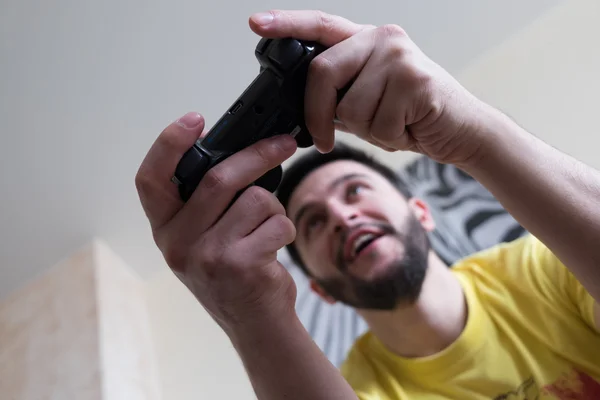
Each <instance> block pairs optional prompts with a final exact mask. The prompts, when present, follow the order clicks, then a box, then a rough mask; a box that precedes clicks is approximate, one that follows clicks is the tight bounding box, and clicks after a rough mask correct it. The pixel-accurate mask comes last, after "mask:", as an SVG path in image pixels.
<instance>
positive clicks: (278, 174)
mask: <svg viewBox="0 0 600 400" xmlns="http://www.w3.org/2000/svg"><path fill="white" fill-rule="evenodd" d="M282 177H283V168H282V167H281V165H278V166H277V167H275V168H273V169H272V170H270V171H269V172H267V173H266V174H264V175H263V176H261V177H260V178H258V179H257V180H256V182H254V184H255V185H256V186H260V187H262V188H264V189H266V190H268V191H269V192H271V193H274V192H275V190H277V187H279V184H280V183H281V178H282Z"/></svg>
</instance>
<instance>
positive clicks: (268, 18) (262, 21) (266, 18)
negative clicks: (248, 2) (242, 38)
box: [252, 12, 273, 26]
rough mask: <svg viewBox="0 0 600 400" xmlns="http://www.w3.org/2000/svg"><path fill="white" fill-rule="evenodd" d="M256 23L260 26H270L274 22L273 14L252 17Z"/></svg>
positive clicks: (263, 13)
mask: <svg viewBox="0 0 600 400" xmlns="http://www.w3.org/2000/svg"><path fill="white" fill-rule="evenodd" d="M252 19H253V20H254V22H256V23H257V24H258V25H260V26H265V25H269V24H270V23H271V22H273V14H271V13H268V12H261V13H256V14H254V15H253V16H252Z"/></svg>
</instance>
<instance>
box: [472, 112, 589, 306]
mask: <svg viewBox="0 0 600 400" xmlns="http://www.w3.org/2000/svg"><path fill="white" fill-rule="evenodd" d="M484 125H485V127H483V126H482V128H481V130H482V131H483V133H484V135H486V136H487V137H488V138H489V140H486V142H487V143H486V145H485V146H486V147H483V148H482V151H481V153H480V154H481V157H479V158H478V159H476V160H472V162H471V163H469V164H468V165H466V166H461V167H462V168H463V169H464V170H465V171H466V172H467V173H468V174H470V175H471V176H473V177H474V178H475V179H477V180H478V181H479V182H480V183H481V184H482V185H484V186H485V187H486V188H487V189H488V190H490V192H491V193H492V194H493V195H494V196H495V197H496V198H497V199H498V200H499V201H500V203H501V204H502V205H503V206H504V207H505V208H506V209H507V211H508V212H510V213H511V214H512V216H513V217H514V218H515V219H516V220H517V221H519V223H520V224H521V225H522V226H523V227H524V228H525V229H527V230H528V231H529V232H531V233H532V234H533V235H535V236H536V237H538V238H539V239H540V240H541V241H542V242H544V243H545V244H546V246H548V247H549V248H550V249H551V250H552V251H553V252H554V254H556V256H557V257H559V258H560V259H561V261H562V262H563V263H564V264H565V265H566V266H567V267H568V268H569V269H570V270H571V271H572V272H573V274H574V275H575V276H576V277H577V278H578V280H579V281H580V282H581V283H582V284H583V285H584V286H585V287H586V289H587V290H588V291H589V292H590V294H591V295H592V296H593V297H594V298H595V299H596V300H599V299H600V173H599V172H598V171H596V170H594V169H593V168H590V167H588V166H586V165H584V164H583V163H581V162H579V161H577V160H575V159H573V158H572V157H570V156H568V155H566V154H564V153H562V152H560V151H558V150H556V149H554V148H553V147H551V146H549V145H548V144H546V143H544V142H542V141H541V140H539V139H537V138H536V137H534V136H533V135H531V134H529V133H527V132H526V131H525V130H523V129H522V128H521V127H519V126H518V125H517V124H516V123H514V122H513V121H512V120H510V119H509V118H508V117H506V116H504V115H502V114H500V113H496V112H492V113H491V117H489V118H488V120H487V121H486V122H485V124H484Z"/></svg>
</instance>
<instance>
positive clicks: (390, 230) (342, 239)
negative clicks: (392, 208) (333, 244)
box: [336, 222, 397, 272]
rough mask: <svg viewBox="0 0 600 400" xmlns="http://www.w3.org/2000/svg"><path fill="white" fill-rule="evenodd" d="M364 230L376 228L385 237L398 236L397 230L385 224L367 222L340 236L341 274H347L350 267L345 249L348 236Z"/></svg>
mask: <svg viewBox="0 0 600 400" xmlns="http://www.w3.org/2000/svg"><path fill="white" fill-rule="evenodd" d="M363 228H375V229H378V230H380V231H381V232H382V233H383V234H384V235H396V234H397V232H396V229H395V228H394V227H393V226H392V225H390V224H388V223H385V222H365V223H362V224H358V225H356V226H353V227H352V228H351V229H347V230H345V231H344V232H342V234H341V235H340V240H339V243H338V251H337V254H336V265H337V267H338V269H339V270H340V271H341V272H346V270H347V269H348V265H347V264H346V257H345V254H344V248H345V244H346V241H347V240H348V236H350V235H351V234H352V233H353V232H354V231H356V230H357V229H363Z"/></svg>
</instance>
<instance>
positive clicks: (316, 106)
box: [304, 30, 375, 152]
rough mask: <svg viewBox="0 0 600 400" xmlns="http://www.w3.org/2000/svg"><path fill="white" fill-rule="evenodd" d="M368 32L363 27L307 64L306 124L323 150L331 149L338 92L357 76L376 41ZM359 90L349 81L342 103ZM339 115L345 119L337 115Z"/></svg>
mask: <svg viewBox="0 0 600 400" xmlns="http://www.w3.org/2000/svg"><path fill="white" fill-rule="evenodd" d="M370 32H371V30H364V31H362V32H361V33H358V34H356V35H354V36H352V37H351V38H349V39H347V40H344V41H343V42H341V43H339V44H338V45H336V46H333V47H331V48H329V49H327V50H325V51H324V52H323V53H321V54H319V55H318V56H317V57H315V59H314V60H312V62H311V63H310V66H309V71H308V75H307V79H306V93H305V97H304V109H305V118H306V126H307V128H308V130H309V132H310V134H311V136H312V137H313V141H314V143H315V146H316V147H317V148H318V149H319V150H320V151H322V152H329V151H331V149H332V148H333V145H334V142H335V140H334V139H335V129H334V128H335V125H334V119H335V118H336V112H339V111H340V109H339V107H338V104H337V102H338V91H339V90H341V89H343V88H345V87H347V85H348V84H349V82H351V81H352V80H353V79H355V78H356V77H357V76H359V74H360V73H361V70H362V69H363V67H364V66H365V64H366V63H367V61H368V60H369V57H370V56H371V54H372V53H373V48H374V46H375V42H374V40H373V38H374V37H373V35H372V34H370ZM361 90H362V89H361V88H360V87H356V86H355V85H354V84H352V85H351V87H350V88H349V90H348V91H347V93H346V95H345V96H344V99H342V101H341V103H344V101H345V98H346V97H347V96H348V95H350V96H351V97H352V96H356V92H360V91H361ZM341 103H340V104H341ZM336 110H337V111H336ZM348 113H351V111H349V112H348ZM338 118H339V119H340V120H342V122H344V121H343V118H342V117H341V116H340V115H338Z"/></svg>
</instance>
